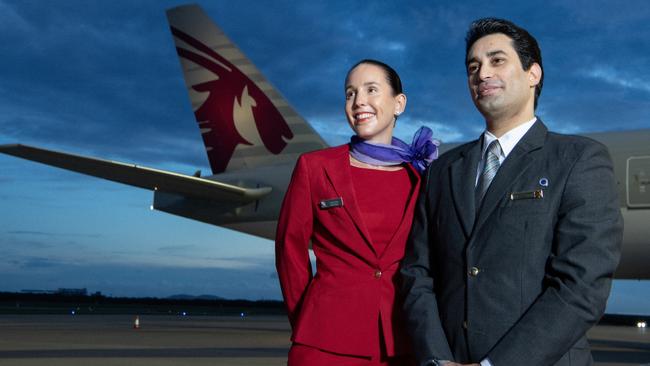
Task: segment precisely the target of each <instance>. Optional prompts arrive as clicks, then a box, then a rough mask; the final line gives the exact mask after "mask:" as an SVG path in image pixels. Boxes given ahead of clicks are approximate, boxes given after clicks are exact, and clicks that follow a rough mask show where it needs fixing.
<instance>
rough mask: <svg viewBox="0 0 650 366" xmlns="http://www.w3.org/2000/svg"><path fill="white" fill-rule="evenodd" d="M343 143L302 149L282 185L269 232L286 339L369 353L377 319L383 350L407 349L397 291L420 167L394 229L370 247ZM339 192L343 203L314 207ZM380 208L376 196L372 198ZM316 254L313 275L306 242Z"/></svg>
mask: <svg viewBox="0 0 650 366" xmlns="http://www.w3.org/2000/svg"><path fill="white" fill-rule="evenodd" d="M348 152H349V147H348V145H342V146H337V147H333V148H328V149H324V150H319V151H315V152H311V153H307V154H304V155H302V156H301V157H300V158H299V159H298V162H297V164H296V167H295V169H294V172H293V175H292V178H291V183H290V185H289V188H288V189H287V193H286V196H285V198H284V202H283V204H282V210H281V212H280V218H279V220H278V230H277V234H276V235H277V236H276V240H275V250H276V266H277V270H278V275H279V277H280V284H281V286H282V294H283V295H284V299H285V303H286V306H287V310H288V313H289V321H290V322H291V326H292V329H293V335H292V337H291V340H292V341H294V342H297V343H301V344H304V345H309V346H313V347H316V348H319V349H322V350H326V351H330V352H335V353H341V354H349V355H359V356H374V355H376V354H377V352H378V349H379V334H378V331H379V327H378V322H379V321H381V330H382V333H383V338H384V340H385V343H386V350H387V353H388V355H389V356H393V355H396V354H404V353H410V352H411V351H410V349H408V347H409V342H408V341H407V340H406V337H407V335H406V330H405V328H404V324H403V322H402V316H401V313H402V310H401V299H398V294H397V292H396V288H399V287H398V283H397V282H398V278H399V277H398V274H399V272H398V269H399V264H400V261H401V260H402V257H404V251H405V245H406V239H407V236H408V234H409V231H410V228H411V221H412V219H413V208H414V206H415V202H416V198H417V192H418V191H419V185H420V178H419V174H418V173H417V172H416V171H415V169H413V168H412V167H411V166H410V165H407V166H408V169H409V171H410V173H411V175H412V176H414V177H416V178H415V179H416V184H414V186H413V189H412V190H411V193H410V195H409V198H408V203H407V205H406V213H405V215H404V217H403V218H402V222H401V223H400V225H399V227H398V229H397V232H396V234H395V235H394V236H393V239H392V240H391V242H390V243H389V244H388V245H387V246H386V248H385V250H384V251H383V252H382V253H376V252H375V250H374V247H373V245H372V243H371V241H370V236H369V235H368V231H367V229H366V228H365V225H364V224H363V221H362V220H361V214H360V213H359V210H358V208H357V203H356V198H355V193H354V189H353V185H352V176H351V169H350V160H349V155H348ZM336 198H341V199H342V202H343V204H342V206H337V205H335V206H334V207H330V208H321V207H320V206H321V205H320V204H321V202H322V201H325V200H331V199H336ZM377 209H378V210H381V202H377ZM310 243H311V245H312V249H313V250H314V253H315V254H316V268H317V273H316V275H315V276H313V278H312V271H311V266H310V262H309V255H308V248H309V244H310Z"/></svg>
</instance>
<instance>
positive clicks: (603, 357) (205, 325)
mask: <svg viewBox="0 0 650 366" xmlns="http://www.w3.org/2000/svg"><path fill="white" fill-rule="evenodd" d="M139 320H140V328H139V329H134V328H133V323H134V317H133V316H128V315H76V316H73V315H0V365H16V366H23V365H24V366H32V365H54V366H56V365H98V366H103V365H111V366H112V365H141V366H145V365H147V366H148V365H163V366H166V365H197V366H198V365H233V366H237V365H248V366H257V365H259V366H262V365H264V366H275V365H278V366H279V365H286V354H287V350H288V349H289V345H290V342H289V334H290V330H289V324H288V323H287V321H286V318H285V317H283V316H257V317H253V316H249V317H246V318H244V319H242V318H239V317H217V316H186V317H181V316H160V315H155V316H153V315H152V316H140V317H139ZM589 338H590V342H591V344H592V348H593V354H594V358H595V360H596V365H597V366H631V365H650V330H645V329H637V328H634V327H622V326H609V325H603V326H598V327H596V328H594V329H593V330H592V331H591V332H590V333H589Z"/></svg>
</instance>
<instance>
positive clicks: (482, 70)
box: [478, 64, 494, 80]
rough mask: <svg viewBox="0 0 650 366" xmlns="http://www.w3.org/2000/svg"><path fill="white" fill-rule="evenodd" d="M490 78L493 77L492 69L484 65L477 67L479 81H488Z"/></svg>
mask: <svg viewBox="0 0 650 366" xmlns="http://www.w3.org/2000/svg"><path fill="white" fill-rule="evenodd" d="M492 76H494V69H493V68H492V67H491V66H490V65H488V64H486V65H481V66H479V69H478V78H479V79H480V80H485V79H489V78H491V77H492Z"/></svg>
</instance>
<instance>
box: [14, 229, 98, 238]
mask: <svg viewBox="0 0 650 366" xmlns="http://www.w3.org/2000/svg"><path fill="white" fill-rule="evenodd" d="M6 233H7V234H10V235H27V236H47V237H53V236H58V237H78V238H101V237H102V236H103V235H101V234H81V233H56V232H47V231H29V230H10V231H7V232H6Z"/></svg>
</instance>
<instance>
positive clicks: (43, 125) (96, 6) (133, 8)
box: [0, 0, 650, 314]
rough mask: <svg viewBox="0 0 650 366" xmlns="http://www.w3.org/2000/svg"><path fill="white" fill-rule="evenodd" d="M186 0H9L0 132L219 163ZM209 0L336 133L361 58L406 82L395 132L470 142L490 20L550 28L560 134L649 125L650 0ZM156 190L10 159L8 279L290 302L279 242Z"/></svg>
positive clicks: (125, 158) (546, 58) (6, 287)
mask: <svg viewBox="0 0 650 366" xmlns="http://www.w3.org/2000/svg"><path fill="white" fill-rule="evenodd" d="M183 4H184V3H182V2H178V1H153V0H152V1H142V0H139V1H130V0H129V1H56V2H54V1H52V2H47V1H3V0H0V50H1V53H0V111H1V113H0V144H6V143H23V144H29V145H34V146H40V147H45V148H50V149H54V150H60V151H66V152H71V153H75V154H81V155H89V156H95V157H100V158H105V159H111V160H117V161H122V162H127V163H137V164H140V165H144V166H149V167H154V168H158V169H164V170H170V171H175V172H179V173H184V174H192V173H194V172H195V171H196V170H199V169H200V170H202V171H203V172H209V171H210V168H209V165H208V161H207V158H206V156H205V153H204V147H203V144H202V141H201V137H200V134H199V131H198V129H197V127H196V122H195V121H194V116H193V113H192V109H191V106H190V103H189V100H188V96H187V94H186V89H185V83H184V81H183V78H182V73H181V68H180V65H179V61H178V58H177V56H176V51H175V49H174V44H173V41H172V37H171V34H170V32H169V27H168V24H167V19H166V15H165V10H166V9H168V8H171V7H174V6H178V5H183ZM199 4H201V6H202V7H203V8H204V9H205V11H206V12H207V13H208V15H209V16H211V17H212V19H213V20H214V21H215V22H216V23H217V24H218V26H219V27H221V28H222V29H223V31H224V32H225V33H226V34H227V35H228V36H229V37H230V39H231V40H233V41H234V42H235V43H236V44H237V45H238V47H239V48H240V49H241V50H242V51H243V52H244V54H246V55H247V56H248V58H250V59H251V61H252V62H253V63H255V64H256V66H257V67H258V68H259V69H260V70H261V72H262V73H263V74H264V75H265V76H266V77H267V79H268V80H269V81H270V82H271V83H272V84H273V85H274V86H275V87H276V88H277V89H278V90H279V91H280V93H281V94H283V95H284V96H285V97H286V99H287V100H288V101H289V103H290V104H292V105H293V106H294V107H295V109H296V110H297V111H298V113H300V114H301V115H302V116H303V117H305V119H306V120H307V121H309V122H310V123H311V124H312V125H313V126H314V128H315V129H316V130H317V131H318V132H319V133H320V134H321V135H322V136H323V137H324V138H325V140H326V141H327V142H328V143H330V144H332V145H335V144H342V143H345V142H346V141H347V140H348V139H349V136H350V134H351V132H350V130H349V127H348V126H347V123H346V121H345V117H344V115H343V103H344V94H343V79H344V77H345V73H346V71H347V69H348V68H349V67H350V66H351V65H352V64H353V63H355V62H356V61H358V60H360V59H363V58H376V59H379V60H382V61H385V62H387V63H388V64H390V65H392V66H393V67H394V68H395V69H396V70H397V71H398V72H399V73H400V75H401V77H402V81H403V84H404V88H405V92H406V94H407V95H408V105H407V108H406V112H405V113H404V114H403V115H402V116H401V117H400V121H399V122H398V127H397V130H396V134H397V136H399V137H402V138H404V139H406V140H410V136H411V134H412V133H413V132H414V131H415V130H416V129H417V128H418V127H419V126H421V125H423V124H424V125H427V126H429V127H431V128H432V129H433V131H434V135H435V136H436V138H438V139H439V140H442V141H443V143H444V142H455V141H464V140H469V139H473V138H476V137H477V136H478V135H479V134H480V133H481V131H482V129H483V120H482V118H481V116H480V115H479V114H478V112H477V111H476V110H475V108H474V106H473V105H472V103H471V100H470V98H469V93H468V91H467V85H466V76H465V68H464V63H463V59H464V53H465V45H464V36H465V32H466V30H467V26H468V25H469V23H470V22H471V21H472V20H474V19H476V18H480V17H486V16H497V17H502V18H507V19H510V20H513V21H514V22H515V23H518V24H519V25H521V26H523V27H525V28H527V29H528V30H529V31H530V32H531V33H532V34H533V35H534V36H535V37H536V38H537V40H538V41H539V43H540V47H541V49H542V54H543V63H544V71H545V80H544V89H543V91H542V95H541V98H540V101H539V107H538V109H537V114H538V115H539V116H540V117H541V118H542V119H543V120H544V122H545V123H546V124H547V125H548V126H549V128H550V129H552V130H555V131H558V132H567V133H588V132H602V131H614V130H634V129H646V128H650V119H649V116H648V114H649V112H650V67H649V66H650V4H649V3H648V2H647V1H644V0H637V1H625V2H616V1H593V0H590V1H586V0H585V1H580V0H579V1H543V2H542V1H540V2H529V1H517V2H511V1H491V2H481V1H451V0H448V1H435V2H433V1H381V2H379V1H378V2H373V1H327V2H325V1H323V2H311V1H272V2H271V1H252V0H251V1H234V0H230V1H224V0H217V1H203V2H199ZM404 4H409V5H404ZM649 143H650V142H649ZM152 199H153V194H152V193H151V192H150V191H146V190H141V189H138V188H133V187H129V186H124V185H120V184H117V183H113V182H109V181H105V180H101V179H98V178H93V177H88V176H84V175H80V174H76V173H72V172H68V171H65V170H61V169H57V168H53V167H49V166H45V165H41V164H37V163H33V162H30V161H27V160H22V159H18V158H14V157H10V156H7V155H2V154H0V207H1V210H0V278H2V281H1V282H0V291H20V290H22V289H46V290H49V289H56V288H59V287H75V288H77V287H86V288H88V290H89V291H93V292H94V291H101V292H102V293H104V294H108V295H113V296H169V295H173V294H190V295H201V294H211V295H218V296H223V297H227V298H246V299H281V293H280V289H279V285H278V283H277V276H276V275H275V267H274V253H273V243H272V242H271V241H270V240H265V239H259V238H255V237H252V236H248V235H245V234H241V233H237V232H233V231H229V230H226V229H222V228H218V227H216V226H210V225H207V224H203V223H199V222H195V221H191V220H188V219H184V218H179V217H176V216H171V215H168V214H165V213H162V212H157V211H151V210H150V209H149V206H150V205H151V203H152ZM649 244H650V243H649ZM649 282H650V281H641V282H638V281H616V282H615V286H614V291H613V295H612V298H611V299H610V303H609V305H608V311H610V312H626V313H637V314H638V313H645V314H650V284H649Z"/></svg>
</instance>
